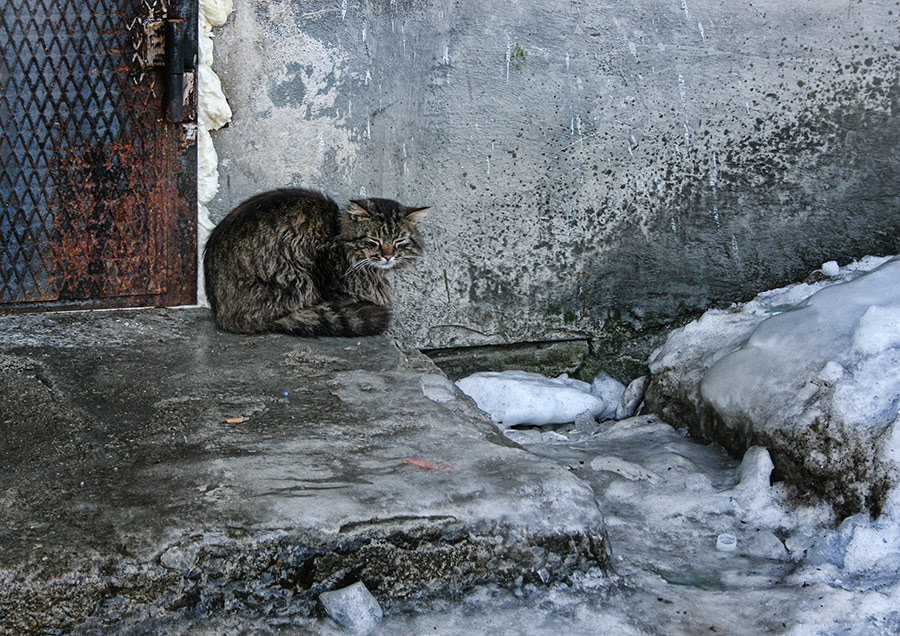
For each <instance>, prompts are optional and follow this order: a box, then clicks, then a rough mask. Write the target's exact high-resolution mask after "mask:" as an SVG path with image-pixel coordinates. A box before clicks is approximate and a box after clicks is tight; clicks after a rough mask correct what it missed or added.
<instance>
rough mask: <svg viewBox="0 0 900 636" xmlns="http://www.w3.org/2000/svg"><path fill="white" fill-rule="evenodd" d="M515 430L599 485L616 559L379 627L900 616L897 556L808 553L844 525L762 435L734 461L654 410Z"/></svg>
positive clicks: (883, 630)
mask: <svg viewBox="0 0 900 636" xmlns="http://www.w3.org/2000/svg"><path fill="white" fill-rule="evenodd" d="M507 436H508V437H510V438H511V439H513V440H514V441H517V442H519V443H521V444H522V445H523V446H525V447H526V448H527V449H528V450H530V451H531V452H533V453H536V454H538V455H541V456H543V457H545V458H548V459H550V460H553V461H555V462H558V463H560V464H563V465H565V466H567V467H569V468H570V469H571V470H572V471H573V472H574V473H575V474H577V475H578V476H579V477H580V478H582V479H584V480H585V481H586V482H588V483H589V484H590V485H591V487H592V488H593V489H594V492H595V493H596V496H597V498H598V500H599V501H600V503H601V509H602V510H604V511H605V514H606V522H607V526H608V532H609V536H610V542H611V545H612V550H613V558H614V562H615V566H616V572H615V573H614V574H613V576H611V577H600V576H586V577H582V578H578V579H576V580H573V581H570V582H568V583H567V584H557V585H553V586H550V587H549V588H548V587H546V586H535V587H531V588H529V587H528V586H526V588H525V590H524V591H523V592H521V593H520V594H519V595H514V594H511V593H509V592H505V591H502V590H498V589H493V588H482V589H479V590H477V591H475V592H473V593H471V594H469V595H468V596H467V597H466V598H464V599H462V600H461V601H453V602H450V601H447V602H446V603H441V602H437V603H431V604H429V605H428V606H426V607H420V608H416V609H415V611H411V612H409V613H407V614H399V615H396V614H395V615H393V616H391V617H386V618H385V622H384V623H383V625H382V627H381V631H380V632H379V633H384V634H401V633H419V634H425V633H429V634H456V633H469V634H476V633H477V634H553V635H558V634H597V633H615V634H657V633H667V634H701V633H708V634H716V633H718V634H760V633H790V634H859V633H866V634H896V633H898V629H900V617H898V613H897V608H898V607H900V586H898V583H897V570H896V569H894V570H893V575H891V568H890V566H888V569H887V570H882V573H881V574H877V573H873V574H871V575H870V576H868V577H865V576H859V575H854V576H849V575H847V574H846V573H845V572H842V571H840V570H839V569H838V568H836V567H835V566H832V565H828V564H822V563H821V559H820V563H819V564H812V563H810V562H809V561H810V559H809V558H808V557H807V554H808V553H811V552H814V551H815V550H820V551H821V547H818V548H816V546H822V545H834V539H835V537H836V536H838V535H837V534H836V533H835V531H834V530H833V529H832V518H831V513H830V510H829V509H827V508H826V507H825V506H804V505H802V504H798V503H796V502H791V501H789V499H788V496H787V493H786V492H785V491H784V490H783V489H782V487H781V486H779V485H776V486H774V487H772V486H770V485H769V476H770V472H771V469H772V465H771V460H770V459H769V455H768V453H767V452H766V451H765V450H764V449H761V448H753V449H750V450H748V452H747V454H746V455H745V457H744V461H743V462H737V461H735V460H733V459H731V458H730V457H729V456H728V455H727V454H726V453H725V452H724V451H723V450H722V449H721V448H720V447H718V446H717V445H714V444H713V445H708V446H705V445H701V444H698V443H695V442H693V441H691V440H690V439H688V438H687V437H685V436H684V435H683V434H681V433H680V432H678V431H676V430H675V429H673V428H672V427H670V426H669V425H667V424H665V423H663V422H662V421H660V420H659V419H658V418H656V417H655V416H653V415H648V416H637V417H632V418H630V419H626V420H621V421H618V422H615V421H614V422H605V423H602V424H599V425H598V429H597V430H596V431H577V430H574V425H563V426H556V427H553V428H552V429H551V428H550V427H543V428H542V429H538V428H532V429H525V430H519V429H509V430H508V431H507ZM829 541H830V542H831V543H829ZM733 544H736V545H733ZM732 545H733V549H731V550H729V549H728V548H730V547H732ZM837 549H838V550H839V549H841V548H837Z"/></svg>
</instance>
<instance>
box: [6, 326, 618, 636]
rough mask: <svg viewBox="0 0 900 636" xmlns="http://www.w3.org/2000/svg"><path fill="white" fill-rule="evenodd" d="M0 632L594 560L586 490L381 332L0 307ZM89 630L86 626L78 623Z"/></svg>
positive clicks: (494, 576)
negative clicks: (263, 329)
mask: <svg viewBox="0 0 900 636" xmlns="http://www.w3.org/2000/svg"><path fill="white" fill-rule="evenodd" d="M0 371H2V373H0V431H2V434H0V465H2V472H0V515H2V519H3V523H2V524H0V616H2V618H0V629H3V630H7V631H9V632H12V633H21V632H23V631H29V630H34V631H38V630H47V629H66V628H71V627H72V626H78V625H81V626H82V627H84V628H88V627H90V626H92V625H93V626H103V625H106V626H111V625H126V624H140V621H143V620H147V617H152V616H156V617H158V616H161V615H172V614H177V613H179V612H188V613H192V615H195V616H196V615H201V616H202V615H212V614H215V613H218V612H222V611H226V612H244V613H246V615H247V616H250V617H254V618H257V619H258V618H265V617H268V616H273V617H274V616H278V617H279V620H284V619H285V617H290V616H298V617H300V616H309V615H312V614H315V612H316V611H317V610H316V602H317V599H318V595H319V594H321V593H322V592H325V591H328V590H332V589H335V588H340V587H342V586H346V585H349V584H351V583H354V582H356V581H362V582H363V583H364V584H365V585H366V586H367V587H368V589H369V590H370V591H371V592H372V594H373V595H374V596H375V597H376V598H377V599H378V601H379V602H380V603H381V604H382V606H383V607H384V608H385V610H386V611H387V612H390V611H391V608H392V607H395V606H396V607H399V606H401V605H402V604H403V603H405V602H407V601H409V600H410V599H417V598H419V599H424V598H431V597H435V596H438V595H441V596H452V595H453V594H456V593H459V592H461V591H463V590H465V589H468V588H471V587H472V586H474V585H476V584H482V583H498V584H501V585H507V586H513V587H514V586H518V585H522V584H524V583H529V582H542V583H548V582H551V581H558V580H562V579H565V578H566V577H568V576H570V575H572V574H573V573H575V572H576V571H579V570H585V569H590V568H601V569H606V568H608V567H609V556H608V554H609V550H608V545H607V543H606V540H605V534H604V531H603V522H602V517H601V514H600V510H599V509H598V507H597V504H596V502H595V499H594V495H593V492H592V491H591V489H590V488H589V487H588V486H587V485H586V484H585V483H584V482H582V481H580V480H578V479H577V478H576V477H574V476H573V475H571V474H570V473H569V472H568V471H566V470H565V469H563V468H560V467H559V466H558V465H556V464H553V463H550V462H548V461H546V460H542V459H540V458H537V457H535V456H533V455H531V454H529V453H528V452H526V451H524V450H523V449H521V448H519V447H518V446H516V445H514V444H512V443H511V442H509V441H508V440H506V439H505V438H504V437H503V436H502V435H501V434H499V433H498V431H497V430H496V429H495V427H494V426H493V425H492V424H491V423H490V421H489V420H488V418H487V417H486V416H485V415H484V414H483V413H481V412H480V411H479V410H478V409H477V408H475V406H474V404H473V403H472V402H471V401H470V400H469V399H468V398H466V397H465V396H463V395H462V394H461V393H459V392H458V391H457V390H456V388H455V387H454V385H453V384H452V383H451V382H449V381H448V380H447V379H446V377H445V376H443V375H442V374H441V373H440V371H439V370H437V368H436V367H435V366H434V365H433V364H432V363H431V362H430V361H429V360H428V359H427V358H425V357H424V356H422V355H421V354H419V353H417V352H404V351H402V350H401V348H399V347H398V346H397V345H396V344H395V343H394V342H393V341H392V340H391V339H389V338H387V337H379V338H362V339H338V338H321V339H298V338H293V337H290V336H283V335H275V334H272V335H263V336H237V335H232V334H226V333H223V332H220V331H218V330H216V329H215V328H214V326H213V325H212V322H211V320H210V319H209V316H208V312H206V311H204V310H199V309H177V310H159V309H156V310H128V311H109V312H80V313H56V314H33V315H18V316H6V317H0ZM98 628H99V627H98Z"/></svg>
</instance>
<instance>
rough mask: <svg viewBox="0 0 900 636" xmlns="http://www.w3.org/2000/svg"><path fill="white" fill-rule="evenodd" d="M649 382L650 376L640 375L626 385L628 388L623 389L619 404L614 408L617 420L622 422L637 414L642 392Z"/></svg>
mask: <svg viewBox="0 0 900 636" xmlns="http://www.w3.org/2000/svg"><path fill="white" fill-rule="evenodd" d="M649 381H650V376H647V375H642V376H641V377H639V378H635V379H634V380H632V381H631V382H630V383H629V384H628V388H626V389H625V392H624V393H623V394H622V397H621V398H620V399H619V404H618V405H617V406H616V419H617V420H624V419H625V418H627V417H632V416H634V415H635V414H636V413H637V412H638V407H640V405H641V402H642V401H643V400H644V391H646V390H647V384H648V383H649Z"/></svg>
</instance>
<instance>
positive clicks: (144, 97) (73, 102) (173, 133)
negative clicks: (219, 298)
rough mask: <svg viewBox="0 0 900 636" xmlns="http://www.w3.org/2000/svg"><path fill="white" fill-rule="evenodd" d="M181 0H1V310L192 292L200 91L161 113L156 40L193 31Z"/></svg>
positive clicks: (172, 298) (164, 299)
mask: <svg viewBox="0 0 900 636" xmlns="http://www.w3.org/2000/svg"><path fill="white" fill-rule="evenodd" d="M179 1H181V2H182V3H183V4H182V5H179V4H178V2H176V1H173V0H169V1H168V3H167V4H168V6H167V4H166V3H165V2H164V1H163V0H2V7H0V49H2V57H0V89H2V93H0V126H2V130H0V312H4V311H7V312H8V311H34V310H43V309H73V308H84V309H89V308H98V307H132V306H147V305H175V304H186V303H193V302H195V300H196V187H197V186H196V183H197V180H196V146H195V144H196V124H195V123H194V122H192V120H194V119H195V113H196V108H195V104H196V100H195V98H194V96H193V93H194V91H191V90H190V89H189V87H188V89H186V90H184V92H183V95H184V107H185V108H184V114H183V118H184V120H183V121H181V122H178V123H172V122H170V121H167V119H166V117H165V115H166V112H167V111H166V110H165V107H164V103H163V102H164V93H165V90H164V82H163V75H164V71H163V68H161V67H160V64H161V56H160V55H158V53H159V52H158V51H156V50H155V48H154V47H155V46H156V44H158V42H156V40H159V38H160V37H161V32H162V31H164V30H165V29H164V28H163V29H160V28H159V26H160V25H163V27H164V26H165V24H166V20H167V19H168V20H169V21H170V22H172V21H173V18H175V17H178V18H182V19H184V21H185V23H186V26H187V29H186V31H187V33H188V34H194V33H196V0H179ZM192 9H193V10H192ZM179 21H180V20H179ZM182 26H184V25H182ZM188 37H189V38H190V35H189V36H188ZM195 41H196V40H195V39H194V42H195ZM188 44H190V42H189V43H188ZM193 50H195V49H193ZM192 55H193V53H191V55H190V56H186V59H185V62H186V66H190V64H191V63H192V62H193V57H192ZM187 57H190V60H188V59H187ZM179 70H181V69H179ZM187 70H188V71H190V70H191V69H190V68H188V69H187ZM186 77H187V78H188V79H190V77H191V74H190V73H189V72H188V73H187V74H186ZM188 84H190V82H188ZM178 90H181V88H180V87H179V89H178ZM180 107H181V104H179V109H180Z"/></svg>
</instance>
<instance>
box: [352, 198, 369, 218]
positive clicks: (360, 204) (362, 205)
mask: <svg viewBox="0 0 900 636" xmlns="http://www.w3.org/2000/svg"><path fill="white" fill-rule="evenodd" d="M367 203H368V201H351V202H350V205H348V206H347V214H349V215H350V218H351V219H358V220H362V219H367V218H369V211H368V210H367V209H366V204H367Z"/></svg>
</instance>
